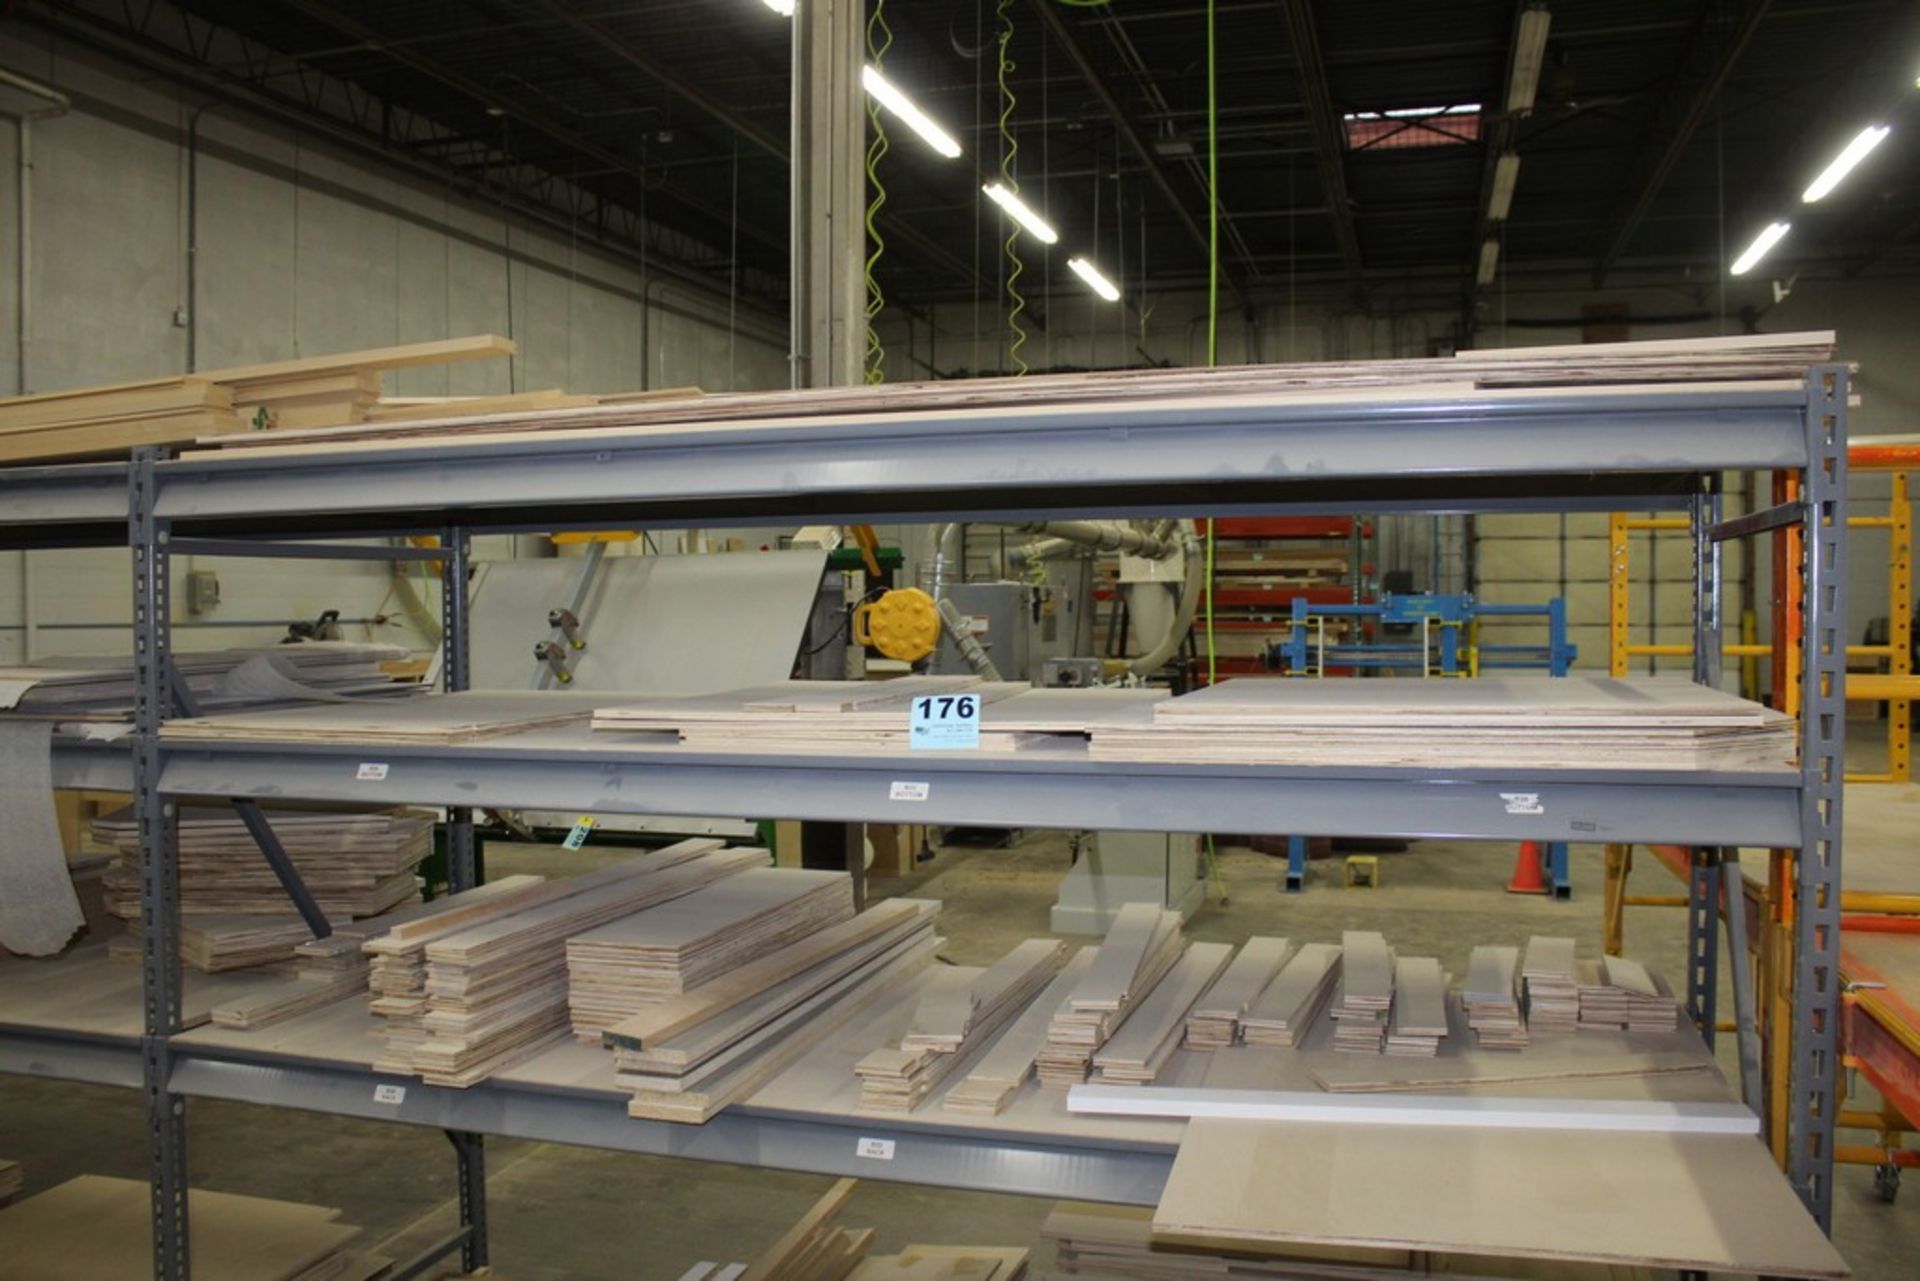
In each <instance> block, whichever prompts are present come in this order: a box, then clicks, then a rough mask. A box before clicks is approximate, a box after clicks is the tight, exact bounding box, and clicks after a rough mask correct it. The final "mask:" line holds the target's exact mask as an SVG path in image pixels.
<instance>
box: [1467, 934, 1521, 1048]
mask: <svg viewBox="0 0 1920 1281" xmlns="http://www.w3.org/2000/svg"><path fill="white" fill-rule="evenodd" d="M1460 1003H1461V1005H1462V1006H1464V1007H1465V1009H1466V1015H1467V1026H1468V1027H1469V1028H1471V1029H1473V1034H1474V1040H1475V1042H1476V1043H1477V1044H1478V1045H1479V1046H1480V1048H1481V1049H1483V1050H1523V1049H1525V1048H1526V1047H1527V1025H1526V1021H1525V1020H1524V1019H1522V1018H1521V1015H1520V949H1519V948H1517V947H1501V946H1498V945H1495V944H1483V945H1481V946H1479V947H1476V948H1474V949H1473V955H1472V956H1471V957H1470V958H1469V959H1468V961H1467V980H1466V984H1465V986H1463V987H1462V988H1461V989H1460Z"/></svg>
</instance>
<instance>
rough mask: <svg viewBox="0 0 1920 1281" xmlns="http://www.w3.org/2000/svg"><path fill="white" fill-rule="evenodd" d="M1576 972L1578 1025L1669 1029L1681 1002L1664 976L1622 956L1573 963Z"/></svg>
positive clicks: (1606, 1028)
mask: <svg viewBox="0 0 1920 1281" xmlns="http://www.w3.org/2000/svg"><path fill="white" fill-rule="evenodd" d="M1575 970H1576V973H1577V974H1578V975H1579V990H1580V1023H1579V1025H1580V1029H1581V1030H1582V1031H1590V1030H1598V1031H1607V1032H1617V1031H1622V1030H1624V1031H1628V1032H1671V1031H1673V1029H1674V1027H1675V1026H1676V1025H1677V1024H1678V1022H1679V1018H1680V1003H1679V1002H1678V1001H1677V1000H1675V999H1674V996H1673V990H1672V989H1671V988H1669V987H1668V986H1667V983H1666V980H1665V979H1663V978H1661V977H1660V975H1658V974H1656V973H1654V972H1653V971H1651V970H1649V969H1648V968H1647V967H1646V966H1644V965H1642V964H1641V963H1640V962H1638V961H1635V960H1630V959H1628V958H1627V957H1624V956H1603V957H1601V958H1600V959H1598V960H1594V961H1579V962H1577V963H1576V964H1575Z"/></svg>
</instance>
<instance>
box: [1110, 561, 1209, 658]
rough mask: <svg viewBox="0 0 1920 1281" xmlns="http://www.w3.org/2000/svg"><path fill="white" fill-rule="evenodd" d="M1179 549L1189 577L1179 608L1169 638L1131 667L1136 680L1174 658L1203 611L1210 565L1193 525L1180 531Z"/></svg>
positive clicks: (1161, 640) (1168, 629)
mask: <svg viewBox="0 0 1920 1281" xmlns="http://www.w3.org/2000/svg"><path fill="white" fill-rule="evenodd" d="M1179 545H1180V550H1181V551H1183V552H1185V553H1186V555H1187V576H1186V579H1185V581H1184V582H1182V583H1181V585H1180V608H1179V610H1178V611H1177V612H1176V613H1175V614H1174V616H1173V624H1172V625H1171V626H1170V627H1168V628H1167V634H1166V635H1165V636H1163V637H1161V638H1160V643H1159V644H1158V645H1155V646H1154V647H1153V648H1152V649H1150V650H1148V651H1147V652H1146V653H1144V654H1142V655H1140V657H1138V658H1136V659H1134V660H1133V662H1132V663H1131V664H1129V665H1128V670H1129V671H1131V672H1133V673H1134V674H1135V675H1136V676H1145V675H1147V674H1148V673H1150V672H1155V671H1158V670H1159V668H1160V665H1161V664H1162V663H1164V662H1166V661H1167V660H1168V659H1169V658H1172V657H1173V655H1174V651H1176V650H1178V649H1179V648H1180V642H1181V641H1183V640H1185V639H1186V638H1187V632H1188V631H1190V630H1191V629H1192V627H1193V616H1194V614H1195V613H1196V612H1197V611H1198V610H1199V608H1200V593H1201V591H1202V590H1204V589H1205V587H1206V579H1207V562H1206V558H1205V556H1203V555H1202V554H1201V550H1200V540H1199V538H1198V537H1197V536H1195V534H1194V531H1193V527H1192V526H1191V525H1189V526H1188V527H1186V528H1185V529H1182V530H1181V531H1180V544H1179Z"/></svg>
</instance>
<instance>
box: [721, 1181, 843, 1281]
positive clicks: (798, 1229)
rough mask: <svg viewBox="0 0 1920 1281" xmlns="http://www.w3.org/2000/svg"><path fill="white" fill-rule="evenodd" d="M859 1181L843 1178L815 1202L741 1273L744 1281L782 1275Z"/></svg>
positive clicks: (764, 1280)
mask: <svg viewBox="0 0 1920 1281" xmlns="http://www.w3.org/2000/svg"><path fill="white" fill-rule="evenodd" d="M856 1186H857V1183H856V1181H855V1180H853V1179H841V1180H840V1181H839V1182H837V1183H835V1184H834V1185H833V1186H832V1187H830V1188H828V1189H827V1192H826V1195H825V1196H822V1197H821V1198H820V1199H819V1200H818V1201H816V1202H814V1204H813V1208H812V1209H810V1210H808V1211H807V1212H806V1213H805V1214H803V1215H801V1216H800V1218H799V1220H798V1221H797V1222H796V1223H795V1224H794V1225H793V1226H792V1227H790V1228H788V1229H787V1230H786V1231H785V1232H783V1233H782V1234H781V1235H780V1239H779V1240H777V1241H775V1242H774V1243H773V1244H772V1245H770V1246H768V1247H767V1249H766V1251H765V1252H764V1253H763V1254H761V1256H760V1257H759V1258H757V1259H755V1260H754V1261H753V1263H752V1264H751V1265H749V1266H748V1268H747V1270H746V1271H745V1272H743V1273H742V1274H741V1281H772V1278H774V1277H776V1276H777V1275H779V1274H780V1272H781V1270H782V1269H783V1268H785V1267H786V1266H787V1265H788V1263H789V1261H790V1260H791V1259H792V1258H793V1256H794V1255H795V1254H797V1253H798V1252H799V1251H800V1249H801V1248H802V1247H803V1246H804V1245H805V1244H806V1243H807V1240H808V1238H810V1237H811V1236H812V1235H813V1234H814V1232H815V1231H816V1230H817V1229H819V1228H820V1226H821V1225H822V1224H824V1223H826V1222H827V1221H828V1220H829V1219H831V1218H833V1217H834V1216H835V1215H836V1214H838V1213H840V1209H841V1207H842V1206H844V1205H846V1203H847V1198H848V1197H850V1196H852V1195H853V1189H854V1188H855V1187H856Z"/></svg>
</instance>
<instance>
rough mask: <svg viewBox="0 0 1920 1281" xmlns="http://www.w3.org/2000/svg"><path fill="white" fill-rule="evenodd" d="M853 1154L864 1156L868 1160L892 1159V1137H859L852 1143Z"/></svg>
mask: <svg viewBox="0 0 1920 1281" xmlns="http://www.w3.org/2000/svg"><path fill="white" fill-rule="evenodd" d="M853 1154H854V1155H855V1156H863V1157H866V1158H867V1159H868V1160H869V1161H891V1160H893V1140H892V1139H861V1140H860V1141H859V1142H857V1143H855V1144H854V1145H853Z"/></svg>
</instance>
